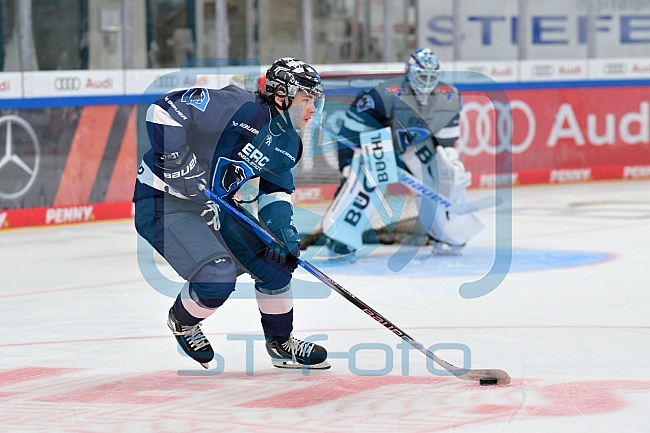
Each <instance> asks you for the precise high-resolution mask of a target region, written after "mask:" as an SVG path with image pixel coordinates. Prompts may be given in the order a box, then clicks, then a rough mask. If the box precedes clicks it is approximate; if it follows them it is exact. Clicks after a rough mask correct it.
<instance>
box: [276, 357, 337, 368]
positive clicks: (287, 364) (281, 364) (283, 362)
mask: <svg viewBox="0 0 650 433" xmlns="http://www.w3.org/2000/svg"><path fill="white" fill-rule="evenodd" d="M271 363H272V364H273V366H274V367H278V368H288V369H299V368H306V369H308V370H327V369H328V368H330V367H331V366H332V365H331V364H330V363H329V362H327V361H323V362H321V363H318V364H313V365H307V364H304V365H303V364H300V363H298V362H294V361H292V360H291V359H271Z"/></svg>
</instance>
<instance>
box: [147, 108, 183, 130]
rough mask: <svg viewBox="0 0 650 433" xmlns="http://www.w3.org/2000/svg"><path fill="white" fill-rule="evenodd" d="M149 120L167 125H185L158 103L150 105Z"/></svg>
mask: <svg viewBox="0 0 650 433" xmlns="http://www.w3.org/2000/svg"><path fill="white" fill-rule="evenodd" d="M147 122H150V123H156V124H158V125H165V126H179V127H181V128H182V127H183V126H182V125H181V124H180V123H178V122H177V121H176V120H174V119H173V118H172V117H171V116H170V115H169V113H168V112H167V111H165V110H163V108H162V107H161V106H160V105H156V104H152V105H150V106H149V108H148V109H147Z"/></svg>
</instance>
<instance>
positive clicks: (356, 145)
mask: <svg viewBox="0 0 650 433" xmlns="http://www.w3.org/2000/svg"><path fill="white" fill-rule="evenodd" d="M461 108H462V102H461V97H460V94H459V92H458V90H457V89H456V88H455V87H453V86H451V85H449V84H447V83H443V82H441V81H440V64H439V61H438V58H437V56H436V55H435V54H434V53H433V52H432V51H431V50H430V49H428V48H420V49H417V50H415V51H414V52H413V53H412V54H411V55H410V57H409V59H408V61H407V62H406V73H405V76H404V77H403V78H402V77H400V78H396V79H394V80H389V81H386V82H384V83H382V84H380V85H379V86H377V87H375V88H373V89H371V90H368V91H363V92H361V93H360V94H359V95H357V97H356V98H355V100H354V101H353V102H352V104H351V106H350V107H349V109H348V110H347V112H346V116H345V118H344V121H343V125H342V126H341V129H340V132H339V137H338V138H339V141H340V142H342V143H343V144H345V145H346V146H345V147H342V146H339V152H338V158H339V169H340V171H341V173H342V175H343V178H342V180H341V186H340V187H339V189H338V191H337V194H336V197H335V199H334V201H333V202H332V204H331V205H330V207H329V208H328V210H327V211H326V214H325V216H324V218H323V231H324V233H325V235H326V238H327V243H326V245H327V246H328V248H329V249H330V251H332V252H333V253H334V254H335V255H345V254H349V253H351V252H354V251H355V250H358V249H359V248H361V246H362V245H363V238H362V234H363V230H364V228H365V227H364V226H367V224H356V225H355V226H354V227H346V225H347V226H350V224H346V221H347V222H349V221H348V218H345V217H344V216H345V215H346V213H345V212H349V211H348V210H347V209H348V207H349V206H350V203H352V204H354V197H356V196H357V192H358V191H361V192H363V190H364V189H365V191H368V187H367V182H366V179H368V173H367V172H366V173H365V174H364V173H362V172H358V171H359V170H356V168H357V167H359V164H354V163H353V161H355V160H358V159H360V157H361V155H362V152H361V147H362V145H363V143H362V142H361V141H363V137H364V135H367V133H368V132H370V131H376V130H378V129H380V128H390V131H391V133H392V142H393V147H394V150H395V152H391V153H394V154H395V155H397V157H396V159H397V161H396V163H397V165H398V166H400V167H401V168H403V169H405V170H406V171H407V172H408V173H409V174H410V175H411V176H408V175H407V176H408V178H410V179H413V181H412V182H403V183H405V184H406V186H407V187H409V189H410V190H411V191H412V192H413V194H414V196H415V198H416V203H417V205H418V209H419V212H418V220H419V221H420V223H421V224H422V225H423V227H424V228H425V230H426V231H427V233H428V236H429V240H430V241H431V242H432V243H433V244H434V246H435V249H434V251H435V252H437V253H441V254H459V253H460V251H461V249H462V248H463V247H464V246H465V244H466V243H467V242H468V241H469V240H470V239H471V238H472V237H473V236H474V235H476V234H477V233H478V232H480V231H481V230H482V229H483V224H482V223H481V222H480V221H479V220H478V219H477V218H476V217H475V216H474V215H473V214H471V213H464V214H454V213H451V212H448V207H445V206H443V205H442V204H441V203H445V204H447V205H448V206H449V205H456V204H462V203H467V196H466V189H467V187H468V186H469V185H470V184H471V174H470V173H469V172H467V171H466V170H465V167H464V165H463V163H462V162H461V161H460V159H459V154H458V151H457V150H456V149H455V148H454V143H455V142H456V140H457V139H458V136H459V124H460V111H461ZM387 131H389V129H387ZM353 167H354V168H353ZM361 168H364V167H361ZM371 183H372V180H371ZM362 184H363V185H362ZM423 191H434V192H435V193H434V194H433V195H436V196H437V198H438V199H433V200H432V199H431V197H430V196H431V195H432V194H424V195H423V194H422V192H423ZM357 201H358V199H357ZM374 211H375V208H374V207H373V206H364V212H365V215H366V217H367V221H369V220H370V217H371V215H372V213H374Z"/></svg>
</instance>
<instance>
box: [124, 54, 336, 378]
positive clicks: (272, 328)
mask: <svg viewBox="0 0 650 433" xmlns="http://www.w3.org/2000/svg"><path fill="white" fill-rule="evenodd" d="M323 104H324V96H323V87H322V82H321V78H320V75H319V74H318V73H317V72H316V70H315V69H314V68H313V67H312V66H310V65H308V64H306V63H304V62H302V61H300V60H297V59H294V58H290V57H287V58H281V59H279V60H277V61H275V62H274V63H273V65H271V67H270V68H269V69H268V71H267V72H266V87H265V91H257V92H255V93H251V92H248V91H246V90H243V89H241V88H239V87H237V86H234V85H230V86H227V87H224V88H223V89H220V90H214V89H205V88H192V89H185V90H180V91H173V92H171V93H168V94H166V95H164V96H162V97H161V98H160V99H158V100H157V101H156V102H154V103H153V104H152V105H151V106H150V107H149V109H148V111H147V115H146V125H147V132H148V135H149V141H150V143H151V149H150V150H148V152H147V153H146V154H145V155H144V157H143V159H142V163H141V165H140V167H139V169H138V176H137V181H136V185H135V193H134V202H135V226H136V230H137V232H138V233H139V234H140V235H141V236H142V237H143V238H144V239H146V240H147V241H148V242H149V243H150V244H151V245H152V246H153V247H154V248H155V249H156V251H158V252H159V253H160V254H161V255H162V256H163V257H164V258H165V259H166V260H167V261H168V262H169V264H170V265H171V266H172V267H173V268H174V270H176V272H178V274H179V275H180V276H182V277H183V278H184V279H185V280H186V281H187V282H186V284H185V285H184V287H183V289H182V291H181V293H180V294H179V295H178V297H177V298H176V301H175V302H174V304H173V305H172V307H171V308H170V310H169V316H168V325H169V327H170V329H171V330H172V332H173V334H174V336H175V337H176V340H177V341H178V343H179V345H180V346H181V347H182V349H183V350H184V351H185V353H187V354H188V355H189V356H190V357H191V358H193V359H194V360H196V361H198V362H199V363H200V364H201V365H203V366H204V367H205V368H208V365H209V362H210V361H211V360H212V359H213V357H214V351H213V348H212V346H211V345H210V343H209V342H208V340H207V338H206V337H205V335H204V334H203V332H202V331H201V322H202V321H203V320H204V319H206V318H208V317H209V316H211V315H212V314H213V313H214V312H215V311H216V310H217V309H218V308H219V307H220V306H221V305H222V304H223V303H224V302H225V301H226V300H227V299H228V297H229V296H230V294H231V293H232V292H233V291H234V290H235V282H236V279H237V276H238V275H240V274H242V273H244V272H247V273H249V274H250V275H251V276H252V277H253V278H254V279H255V294H256V298H257V304H258V307H259V311H260V314H261V322H262V329H263V331H264V335H265V338H266V349H267V351H268V353H269V355H270V356H271V361H272V363H273V365H275V366H276V367H280V368H313V369H325V368H329V367H330V364H329V363H328V362H327V360H326V358H327V351H326V350H325V349H324V348H323V347H321V346H319V345H317V344H314V343H310V342H306V341H301V340H299V339H297V338H295V337H293V335H292V330H293V298H292V291H291V277H292V272H293V271H294V270H295V269H296V267H297V263H296V260H295V257H298V256H299V254H300V246H299V244H300V238H299V236H298V232H297V230H296V228H295V227H294V226H293V223H292V215H293V206H292V204H291V194H292V193H293V191H294V189H295V187H294V177H293V174H292V169H293V168H294V167H295V165H296V164H297V163H298V161H299V160H300V157H301V154H302V142H301V140H300V138H299V135H298V132H297V130H300V129H302V128H303V127H304V126H305V124H306V123H307V122H308V121H309V120H310V119H311V117H312V115H313V114H314V113H315V112H317V111H319V110H322V106H323ZM253 178H259V195H258V198H257V206H258V217H259V220H260V221H262V222H263V224H264V225H265V226H266V228H267V229H268V230H269V231H271V232H272V233H273V234H274V235H275V236H276V237H277V238H279V239H281V240H282V241H283V242H284V243H285V245H286V247H285V248H280V247H279V245H277V244H276V245H266V244H265V243H264V242H263V241H261V240H260V239H259V238H258V237H257V236H256V235H255V234H254V233H252V232H251V231H250V230H249V229H248V228H247V227H246V226H245V225H244V224H243V223H241V222H239V221H238V220H236V219H235V218H233V217H232V216H230V215H229V214H227V213H225V212H222V211H221V212H220V209H219V207H218V206H217V205H216V204H215V203H213V202H211V201H209V200H207V199H206V197H205V196H204V195H203V194H202V193H201V191H199V189H198V188H197V185H198V184H199V183H201V184H203V185H206V186H207V187H209V188H210V189H211V190H212V191H213V192H214V194H215V195H217V196H219V197H223V198H225V199H226V200H228V201H230V202H231V203H232V201H233V200H234V194H235V192H236V191H237V190H238V188H240V187H241V186H242V185H243V184H244V183H245V182H246V181H248V180H250V179H253Z"/></svg>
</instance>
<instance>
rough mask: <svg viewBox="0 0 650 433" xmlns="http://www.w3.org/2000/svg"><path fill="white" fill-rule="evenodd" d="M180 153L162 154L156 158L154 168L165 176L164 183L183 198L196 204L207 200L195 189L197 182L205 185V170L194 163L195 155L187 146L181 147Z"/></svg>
mask: <svg viewBox="0 0 650 433" xmlns="http://www.w3.org/2000/svg"><path fill="white" fill-rule="evenodd" d="M181 149H182V150H181V151H180V152H172V153H169V154H164V155H162V156H160V157H158V158H156V166H158V168H160V169H161V170H162V172H163V175H164V176H165V182H166V183H167V184H168V185H169V186H171V187H172V188H173V189H175V190H176V191H178V192H180V193H181V194H183V195H184V196H185V197H188V198H190V199H192V200H193V201H195V202H198V203H201V204H203V203H206V202H207V201H208V200H207V199H206V198H205V196H204V195H203V194H202V193H201V192H200V191H199V190H198V188H197V187H196V185H197V182H201V183H203V184H206V185H207V182H206V181H205V178H204V177H205V170H203V169H202V168H201V166H199V164H198V162H197V161H196V155H194V153H193V152H192V150H191V149H190V148H189V146H183V147H182V148H181Z"/></svg>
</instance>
